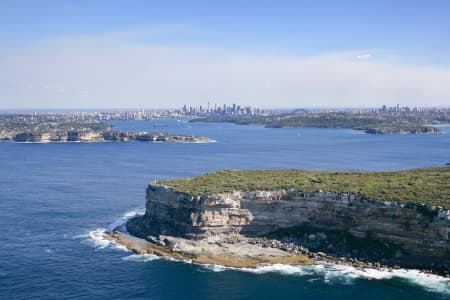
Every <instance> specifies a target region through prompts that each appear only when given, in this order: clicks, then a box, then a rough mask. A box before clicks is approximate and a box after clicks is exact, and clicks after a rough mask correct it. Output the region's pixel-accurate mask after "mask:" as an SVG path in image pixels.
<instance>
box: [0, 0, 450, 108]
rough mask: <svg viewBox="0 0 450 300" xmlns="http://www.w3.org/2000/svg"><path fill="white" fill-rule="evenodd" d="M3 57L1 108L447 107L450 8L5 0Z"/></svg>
mask: <svg viewBox="0 0 450 300" xmlns="http://www.w3.org/2000/svg"><path fill="white" fill-rule="evenodd" d="M0 54H1V57H2V58H1V59H0V67H2V69H3V70H5V69H6V70H7V71H9V72H6V73H8V75H7V76H6V75H3V76H4V78H2V77H1V76H0V107H1V108H15V107H22V108H45V107H60V108H64V107H72V108H76V107H80V108H88V107H130V106H132V107H164V106H167V105H170V106H177V105H182V104H183V103H185V102H189V103H198V104H201V103H205V102H206V101H208V100H209V99H217V101H218V102H228V103H231V102H236V101H239V102H241V103H242V102H244V103H243V104H245V103H248V104H262V105H263V106H267V107H275V106H283V107H297V106H308V107H310V106H329V107H331V106H376V105H379V104H381V103H387V104H395V103H397V102H400V103H402V104H411V105H418V104H422V103H423V104H428V105H450V101H449V99H448V96H449V93H450V89H449V88H445V87H444V85H448V86H450V75H449V72H450V1H402V0H397V1H381V0H379V1H320V0H319V1H220V2H219V1H214V2H213V1H132V0H129V1H21V0H15V1H9V0H2V1H0ZM37 60H39V62H37ZM74 60H77V64H74ZM118 61H120V63H118ZM112 66H114V68H113V69H114V72H116V73H114V72H113V73H114V74H113V75H114V76H113V75H112V74H111V68H112ZM89 69H92V70H94V71H93V72H89ZM152 70H153V71H152ZM90 73H92V74H90ZM214 76H217V77H216V78H217V80H216V81H213V80H211V77H213V78H214ZM409 76H411V77H409ZM146 77H147V78H149V80H148V81H146V80H145V78H146ZM234 78H236V79H234ZM361 78H364V80H362V79H361ZM313 79H314V80H313ZM320 82H322V83H323V84H322V85H321V84H319V83H320ZM109 87H111V88H109ZM327 87H329V88H330V92H329V93H325V92H324V90H326V89H327Z"/></svg>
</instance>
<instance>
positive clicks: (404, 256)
mask: <svg viewBox="0 0 450 300" xmlns="http://www.w3.org/2000/svg"><path fill="white" fill-rule="evenodd" d="M449 226H450V221H449V212H448V211H445V210H443V209H442V208H439V207H433V206H427V205H420V204H415V203H404V204H399V203H396V202H385V201H379V200H377V199H370V198H363V197H358V196H354V195H349V194H340V193H334V192H322V191H319V192H306V191H298V190H289V191H286V190H279V191H255V192H235V193H230V194H217V195H205V196H200V197H194V196H191V195H189V194H186V193H181V192H176V191H173V190H171V189H170V188H168V187H164V186H158V185H149V187H148V189H147V202H146V214H145V215H144V216H143V217H140V218H136V219H133V220H130V221H129V222H128V224H127V228H128V230H129V232H130V233H132V234H133V235H136V236H139V237H143V238H147V237H148V236H150V235H154V236H158V235H160V234H163V235H170V236H177V237H183V238H189V239H194V240H200V239H209V240H221V239H224V237H226V236H232V235H236V234H241V235H243V236H245V237H248V238H256V237H263V236H269V237H271V238H276V239H278V240H280V241H283V242H284V243H288V244H289V243H293V244H296V245H297V246H305V247H308V248H311V249H313V250H315V251H323V252H325V253H327V255H328V254H332V255H337V256H347V257H350V256H351V257H358V258H360V259H361V258H362V259H364V260H367V261H378V262H382V263H383V264H388V265H389V264H391V265H394V264H395V265H397V264H398V265H401V266H405V267H415V268H426V269H433V270H437V271H439V272H444V273H445V271H446V270H447V271H448V270H449V268H450V240H449V238H450V236H449V235H450V233H449Z"/></svg>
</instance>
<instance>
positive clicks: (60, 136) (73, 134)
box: [0, 130, 213, 143]
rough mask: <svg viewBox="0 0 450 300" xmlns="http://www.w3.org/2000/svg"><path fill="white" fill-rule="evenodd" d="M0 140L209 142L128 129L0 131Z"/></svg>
mask: <svg viewBox="0 0 450 300" xmlns="http://www.w3.org/2000/svg"><path fill="white" fill-rule="evenodd" d="M0 141H10V142H22V143H51V142H85V143H87V142H91V143H92V142H166V143H210V142H213V140H211V139H209V138H207V137H198V136H189V135H174V134H163V133H158V132H128V131H111V130H105V131H52V132H20V133H15V132H9V133H5V132H0Z"/></svg>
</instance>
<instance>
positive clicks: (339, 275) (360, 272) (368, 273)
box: [78, 209, 450, 295]
mask: <svg viewBox="0 0 450 300" xmlns="http://www.w3.org/2000/svg"><path fill="white" fill-rule="evenodd" d="M143 213H144V209H139V210H133V211H129V212H127V213H125V214H124V215H123V216H121V217H120V218H119V219H117V220H116V221H114V222H112V223H111V224H109V225H107V226H106V228H97V229H96V230H93V231H91V232H89V234H88V235H87V236H89V238H90V240H91V241H92V242H93V243H94V246H95V247H96V248H100V249H102V248H106V247H113V248H116V249H120V250H125V251H129V250H128V249H127V248H126V247H124V246H122V245H119V244H117V243H116V242H114V241H112V240H110V239H107V238H106V235H107V233H108V232H111V231H112V230H114V229H116V228H121V230H125V228H124V226H123V225H124V224H125V223H126V222H127V221H128V220H129V219H131V218H133V217H135V216H138V215H142V214H143ZM78 237H86V235H80V236H78ZM156 259H160V257H158V256H156V255H152V254H132V255H128V256H126V257H124V258H123V260H127V261H137V262H149V261H153V260H156ZM165 259H168V258H165ZM168 260H173V261H178V260H176V259H168ZM183 262H184V263H192V261H183ZM202 266H203V267H204V268H207V269H209V270H211V271H213V272H223V271H225V270H236V271H243V272H249V273H254V274H264V273H279V274H283V275H290V276H305V277H306V276H307V277H312V278H308V281H310V282H312V281H316V280H322V281H323V282H324V283H327V284H334V283H339V284H352V283H353V282H354V280H356V279H366V280H390V279H399V280H402V281H404V282H405V283H410V284H415V285H418V286H421V287H422V288H424V289H425V290H428V291H431V292H438V293H442V294H446V295H447V294H448V295H450V279H449V278H445V277H442V276H438V275H433V274H426V273H423V272H420V271H418V270H407V269H394V270H388V269H369V268H356V267H353V266H347V265H338V264H331V263H326V262H323V263H317V264H314V265H310V266H292V265H283V264H274V265H269V266H261V267H258V268H233V267H225V266H221V265H211V264H208V265H202Z"/></svg>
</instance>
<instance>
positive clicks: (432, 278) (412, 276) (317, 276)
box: [204, 263, 450, 295]
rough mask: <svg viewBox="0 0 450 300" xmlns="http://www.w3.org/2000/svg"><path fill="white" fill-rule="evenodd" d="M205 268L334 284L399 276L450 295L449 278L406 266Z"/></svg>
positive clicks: (426, 288) (211, 266)
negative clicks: (281, 275) (298, 277)
mask: <svg viewBox="0 0 450 300" xmlns="http://www.w3.org/2000/svg"><path fill="white" fill-rule="evenodd" d="M204 267H205V268H207V269H209V270H211V271H213V272H222V271H225V270H238V271H244V272H249V273H254V274H264V273H279V274H283V275H291V276H308V277H313V278H310V279H308V280H309V281H316V280H322V281H323V282H324V283H329V284H334V283H339V284H352V283H353V282H354V281H355V279H366V280H390V279H400V280H402V281H404V282H405V283H410V284H415V285H418V286H421V287H422V288H424V289H425V290H427V291H431V292H438V293H443V294H448V295H450V279H448V278H445V277H442V276H438V275H433V274H426V273H423V272H421V271H418V270H407V269H394V270H388V269H380V270H377V269H369V268H355V267H352V266H346V265H337V264H330V263H322V264H320V263H319V264H316V265H311V266H292V265H283V264H274V265H270V266H261V267H258V268H229V267H224V266H220V265H204Z"/></svg>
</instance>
